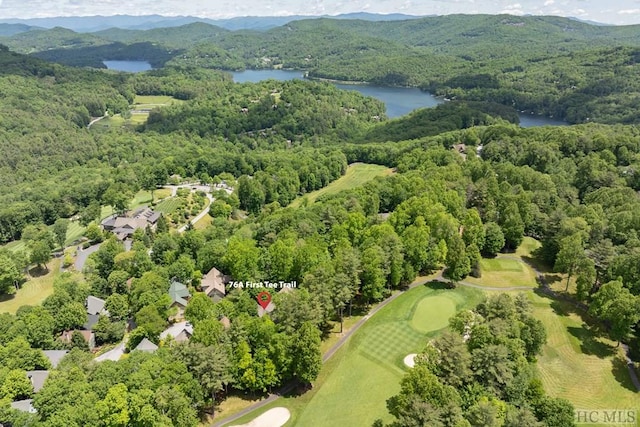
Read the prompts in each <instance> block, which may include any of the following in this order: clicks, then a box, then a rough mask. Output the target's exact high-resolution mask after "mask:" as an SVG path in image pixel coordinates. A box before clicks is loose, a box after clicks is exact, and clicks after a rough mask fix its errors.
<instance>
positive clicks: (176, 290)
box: [169, 280, 191, 320]
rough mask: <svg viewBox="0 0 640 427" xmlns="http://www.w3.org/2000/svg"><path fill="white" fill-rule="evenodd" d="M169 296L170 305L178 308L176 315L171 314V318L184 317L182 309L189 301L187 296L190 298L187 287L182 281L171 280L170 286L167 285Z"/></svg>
mask: <svg viewBox="0 0 640 427" xmlns="http://www.w3.org/2000/svg"><path fill="white" fill-rule="evenodd" d="M169 297H170V298H171V305H170V307H176V308H177V309H178V312H177V313H176V315H175V316H172V318H171V319H173V320H179V319H182V318H183V317H184V309H185V308H186V307H187V304H188V303H189V298H191V293H190V292H189V289H187V287H186V286H185V285H183V284H182V283H180V282H177V281H175V280H173V281H172V282H171V286H169Z"/></svg>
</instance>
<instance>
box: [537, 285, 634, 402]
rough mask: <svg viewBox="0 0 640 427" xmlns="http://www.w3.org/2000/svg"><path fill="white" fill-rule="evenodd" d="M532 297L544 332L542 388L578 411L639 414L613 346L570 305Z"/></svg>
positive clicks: (616, 349)
mask: <svg viewBox="0 0 640 427" xmlns="http://www.w3.org/2000/svg"><path fill="white" fill-rule="evenodd" d="M531 298H532V301H533V307H534V311H533V314H534V316H535V317H537V318H538V319H540V320H541V321H542V322H543V323H544V326H545V328H546V330H547V334H548V340H547V344H546V345H545V346H544V348H543V351H542V355H541V356H540V357H539V358H538V370H539V372H540V377H541V379H542V382H543V384H544V388H545V390H546V391H547V392H548V393H549V394H550V395H552V396H555V397H563V398H565V399H568V400H569V401H571V402H572V403H573V404H574V406H575V408H576V409H591V410H594V409H626V408H636V409H638V410H640V397H639V396H638V393H637V392H635V389H634V388H633V384H632V383H631V380H630V379H629V374H628V372H627V368H626V366H625V365H624V363H623V362H622V359H621V352H620V348H617V347H616V343H614V342H612V341H610V340H609V339H607V338H604V337H601V336H600V335H599V334H598V333H597V332H596V331H594V330H593V329H592V328H591V327H590V326H589V325H587V324H586V323H585V322H584V320H583V319H582V318H581V316H580V315H579V314H577V313H576V312H575V311H574V310H573V307H572V306H571V305H569V304H567V303H564V302H558V301H553V300H551V299H549V298H546V297H542V296H538V295H535V294H532V296H531Z"/></svg>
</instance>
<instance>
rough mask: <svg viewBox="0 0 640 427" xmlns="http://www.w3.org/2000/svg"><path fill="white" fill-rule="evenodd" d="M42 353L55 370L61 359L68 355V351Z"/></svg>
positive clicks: (46, 351)
mask: <svg viewBox="0 0 640 427" xmlns="http://www.w3.org/2000/svg"><path fill="white" fill-rule="evenodd" d="M43 353H44V355H45V356H47V359H49V362H50V363H51V367H52V368H53V369H55V368H57V367H58V363H60V361H61V360H62V358H63V357H65V356H66V355H67V353H69V350H44V351H43Z"/></svg>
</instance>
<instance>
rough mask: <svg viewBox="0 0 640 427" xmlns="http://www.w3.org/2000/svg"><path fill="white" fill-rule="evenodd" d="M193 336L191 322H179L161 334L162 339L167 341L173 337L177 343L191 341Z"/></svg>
mask: <svg viewBox="0 0 640 427" xmlns="http://www.w3.org/2000/svg"><path fill="white" fill-rule="evenodd" d="M191 335H193V325H191V323H189V322H178V323H174V324H173V325H171V326H170V327H168V328H167V329H165V330H164V331H163V332H162V333H161V334H160V339H161V340H166V339H167V338H169V337H172V338H173V340H174V341H176V342H185V341H189V338H191Z"/></svg>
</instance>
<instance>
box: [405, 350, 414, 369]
mask: <svg viewBox="0 0 640 427" xmlns="http://www.w3.org/2000/svg"><path fill="white" fill-rule="evenodd" d="M416 356H417V354H415V353H411V354H409V355H407V357H405V358H404V364H405V365H407V366H408V367H410V368H413V367H414V366H415V365H416V361H415V359H416Z"/></svg>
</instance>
